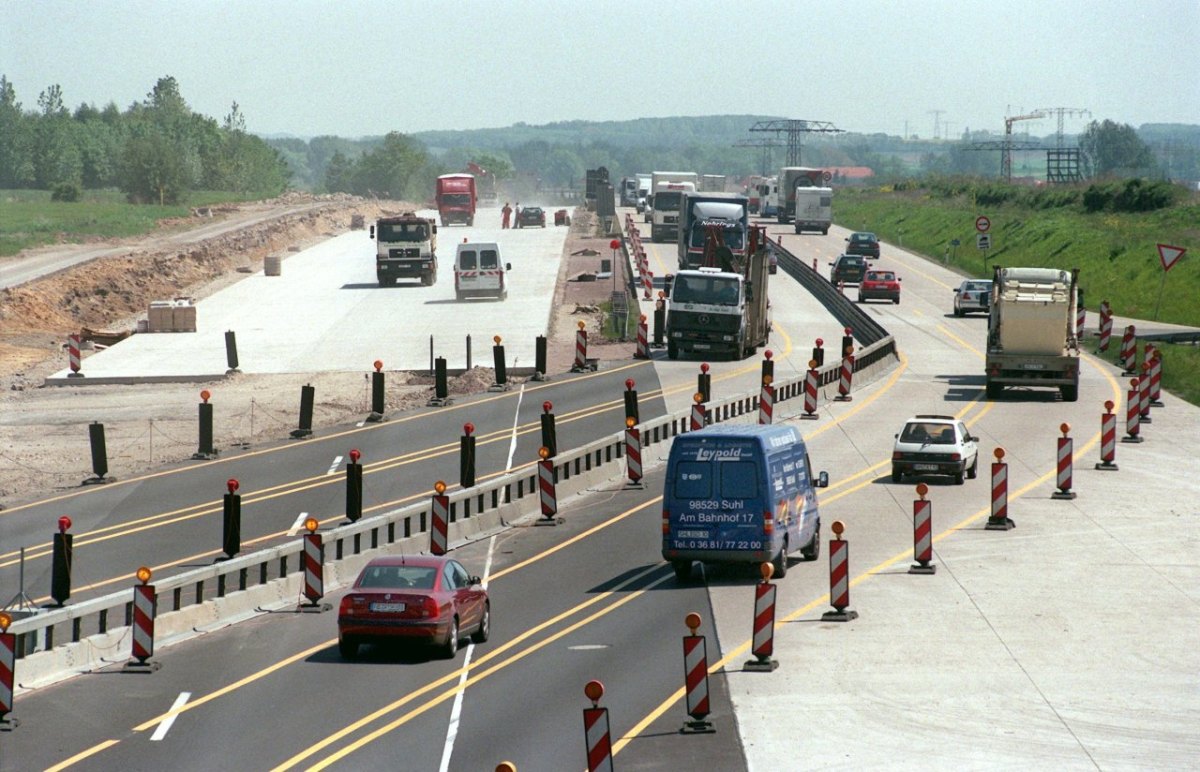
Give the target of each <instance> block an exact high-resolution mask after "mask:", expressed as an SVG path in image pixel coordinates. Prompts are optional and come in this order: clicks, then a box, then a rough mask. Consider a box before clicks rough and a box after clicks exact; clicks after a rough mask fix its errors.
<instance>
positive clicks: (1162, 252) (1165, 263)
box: [1154, 244, 1187, 321]
mask: <svg viewBox="0 0 1200 772" xmlns="http://www.w3.org/2000/svg"><path fill="white" fill-rule="evenodd" d="M1157 246H1158V259H1159V261H1160V262H1162V267H1163V275H1162V281H1161V282H1159V285H1158V301H1157V302H1156V303H1155V304H1154V319H1155V320H1156V321H1157V320H1158V308H1159V306H1161V305H1162V296H1163V289H1164V288H1165V287H1166V286H1167V271H1169V270H1171V267H1172V266H1174V265H1175V263H1177V262H1179V258H1181V257H1183V254H1184V253H1185V252H1187V249H1186V248H1184V247H1173V246H1171V245H1170V244H1158V245H1157Z"/></svg>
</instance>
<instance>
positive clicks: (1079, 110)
mask: <svg viewBox="0 0 1200 772" xmlns="http://www.w3.org/2000/svg"><path fill="white" fill-rule="evenodd" d="M1035 112H1039V113H1048V114H1050V115H1053V116H1056V117H1057V118H1058V132H1057V133H1056V134H1055V135H1054V136H1055V142H1054V146H1055V147H1056V148H1058V149H1059V150H1062V148H1063V118H1065V117H1066V116H1068V115H1070V116H1076V115H1078V116H1081V117H1084V118H1089V117H1091V115H1092V111H1091V110H1088V109H1086V108H1083V107H1039V108H1038V109H1037V110H1036V111H1035Z"/></svg>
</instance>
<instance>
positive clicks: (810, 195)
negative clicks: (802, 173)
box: [795, 186, 833, 233]
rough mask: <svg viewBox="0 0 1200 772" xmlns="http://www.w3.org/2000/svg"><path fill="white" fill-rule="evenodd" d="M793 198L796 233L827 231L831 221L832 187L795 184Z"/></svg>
mask: <svg viewBox="0 0 1200 772" xmlns="http://www.w3.org/2000/svg"><path fill="white" fill-rule="evenodd" d="M795 200H796V212H795V221H796V233H802V232H804V231H820V232H821V233H829V225H830V224H831V223H832V222H833V188H806V187H803V186H797V188H796V190H795Z"/></svg>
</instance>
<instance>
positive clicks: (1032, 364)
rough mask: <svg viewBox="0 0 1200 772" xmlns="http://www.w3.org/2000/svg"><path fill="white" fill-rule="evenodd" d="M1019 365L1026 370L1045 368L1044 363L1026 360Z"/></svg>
mask: <svg viewBox="0 0 1200 772" xmlns="http://www.w3.org/2000/svg"><path fill="white" fill-rule="evenodd" d="M1021 367H1023V368H1025V369H1026V370H1045V369H1046V365H1044V364H1043V363H1041V362H1026V363H1024V364H1023V365H1021Z"/></svg>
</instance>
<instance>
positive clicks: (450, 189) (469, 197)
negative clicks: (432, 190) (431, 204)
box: [436, 174, 477, 227]
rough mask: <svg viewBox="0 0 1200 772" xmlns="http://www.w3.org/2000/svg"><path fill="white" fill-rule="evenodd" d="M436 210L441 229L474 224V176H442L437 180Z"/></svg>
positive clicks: (475, 198) (475, 199)
mask: <svg viewBox="0 0 1200 772" xmlns="http://www.w3.org/2000/svg"><path fill="white" fill-rule="evenodd" d="M436 199H437V209H438V216H439V217H440V218H441V220H442V227H445V226H447V225H450V224H452V223H461V224H462V225H466V226H468V227H469V226H471V225H474V224H475V204H476V201H477V197H476V194H475V176H474V175H471V174H443V175H442V176H441V177H438V178H437V193H436Z"/></svg>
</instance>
